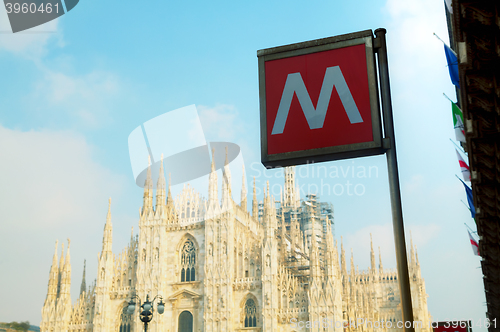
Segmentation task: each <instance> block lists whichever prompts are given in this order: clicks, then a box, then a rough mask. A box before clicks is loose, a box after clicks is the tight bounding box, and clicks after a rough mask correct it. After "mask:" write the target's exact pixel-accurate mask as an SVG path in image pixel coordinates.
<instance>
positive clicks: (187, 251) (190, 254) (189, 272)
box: [181, 240, 196, 282]
mask: <svg viewBox="0 0 500 332" xmlns="http://www.w3.org/2000/svg"><path fill="white" fill-rule="evenodd" d="M195 266H196V249H195V247H194V244H193V242H192V241H191V240H187V241H186V242H185V243H184V246H183V247H182V251H181V282H185V281H194V280H195V276H196V270H195Z"/></svg>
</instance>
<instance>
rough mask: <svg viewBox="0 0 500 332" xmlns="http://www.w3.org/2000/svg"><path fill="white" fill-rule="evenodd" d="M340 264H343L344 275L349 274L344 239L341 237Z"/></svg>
mask: <svg viewBox="0 0 500 332" xmlns="http://www.w3.org/2000/svg"><path fill="white" fill-rule="evenodd" d="M340 264H341V265H342V275H344V276H346V275H347V263H346V261H345V250H344V240H343V239H342V236H341V237H340Z"/></svg>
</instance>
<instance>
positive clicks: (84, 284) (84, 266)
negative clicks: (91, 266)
mask: <svg viewBox="0 0 500 332" xmlns="http://www.w3.org/2000/svg"><path fill="white" fill-rule="evenodd" d="M86 268H87V261H86V260H83V276H82V285H81V286H80V295H82V294H83V292H85V291H86V290H87V283H86V282H85V269H86Z"/></svg>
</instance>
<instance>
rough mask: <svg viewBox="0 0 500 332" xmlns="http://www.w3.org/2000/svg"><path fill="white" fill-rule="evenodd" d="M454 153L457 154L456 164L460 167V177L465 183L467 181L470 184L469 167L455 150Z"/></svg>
mask: <svg viewBox="0 0 500 332" xmlns="http://www.w3.org/2000/svg"><path fill="white" fill-rule="evenodd" d="M455 151H456V152H457V157H458V164H459V165H460V169H461V170H462V176H463V178H464V180H465V181H469V182H470V169H469V165H467V163H466V162H465V160H464V159H463V158H462V156H461V155H460V153H458V150H457V149H455Z"/></svg>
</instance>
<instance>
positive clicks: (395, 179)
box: [375, 29, 415, 332]
mask: <svg viewBox="0 0 500 332" xmlns="http://www.w3.org/2000/svg"><path fill="white" fill-rule="evenodd" d="M385 34H386V30H385V29H377V30H375V35H376V36H377V39H376V40H377V43H378V46H379V47H378V68H379V74H380V90H381V91H380V94H381V97H382V114H383V117H384V132H385V137H386V138H389V139H390V142H391V147H390V149H389V150H388V151H387V170H388V176H389V189H390V192H391V207H392V223H393V229H394V242H395V245H396V260H397V264H398V279H399V292H400V295H401V305H402V313H403V322H404V323H405V324H407V323H406V322H409V323H408V324H411V326H410V327H409V328H407V327H406V326H405V331H406V332H414V331H415V330H414V328H413V309H412V303H411V292H410V278H409V275H408V260H407V256H406V242H405V233H404V225H403V209H402V207H401V191H400V188H399V174H398V161H397V157H396V139H395V137H394V121H393V116H392V103H391V87H390V84H389V63H388V60H387V47H386V40H385Z"/></svg>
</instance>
